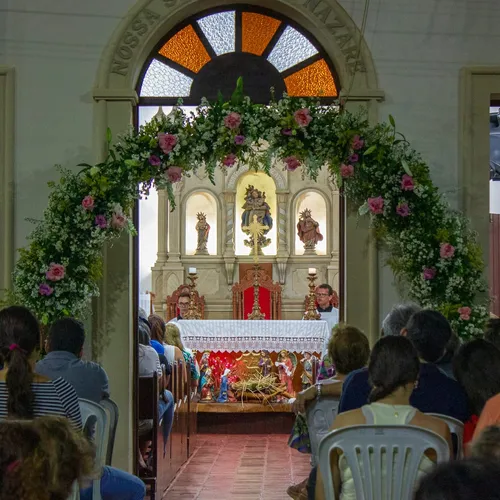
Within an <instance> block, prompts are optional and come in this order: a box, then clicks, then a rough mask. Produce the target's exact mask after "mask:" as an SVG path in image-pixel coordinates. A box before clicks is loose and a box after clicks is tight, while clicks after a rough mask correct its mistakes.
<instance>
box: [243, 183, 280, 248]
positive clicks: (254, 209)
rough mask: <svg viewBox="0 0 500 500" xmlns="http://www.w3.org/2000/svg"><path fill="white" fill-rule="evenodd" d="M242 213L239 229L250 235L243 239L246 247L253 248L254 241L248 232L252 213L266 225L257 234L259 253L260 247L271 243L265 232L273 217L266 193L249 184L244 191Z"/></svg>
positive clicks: (267, 230)
mask: <svg viewBox="0 0 500 500" xmlns="http://www.w3.org/2000/svg"><path fill="white" fill-rule="evenodd" d="M242 208H243V213H242V214H241V230H242V231H243V232H244V233H245V234H249V235H250V237H249V238H248V239H247V240H245V241H244V243H245V245H246V246H247V247H250V248H251V249H252V252H253V249H254V248H255V243H254V241H253V239H254V237H253V235H251V234H250V231H249V230H248V229H244V228H248V227H249V225H250V223H251V222H252V221H253V217H254V215H256V216H257V221H258V222H259V223H260V224H262V225H263V226H267V229H265V230H264V231H263V232H262V234H261V235H260V236H259V239H258V242H257V246H258V249H259V254H261V253H262V250H261V249H262V248H264V247H267V246H268V245H270V244H271V240H270V239H269V238H266V234H267V233H268V232H269V231H270V230H271V228H272V227H273V218H272V217H271V207H270V206H269V204H268V203H267V202H266V193H265V192H261V191H259V190H258V189H256V188H255V187H254V186H252V185H249V186H248V187H247V189H246V192H245V203H244V205H243V207H242Z"/></svg>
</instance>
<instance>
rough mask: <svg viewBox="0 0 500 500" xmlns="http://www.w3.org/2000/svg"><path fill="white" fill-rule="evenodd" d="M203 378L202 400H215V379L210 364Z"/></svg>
mask: <svg viewBox="0 0 500 500" xmlns="http://www.w3.org/2000/svg"><path fill="white" fill-rule="evenodd" d="M203 378H204V380H203V384H202V388H201V394H200V401H207V402H208V401H213V399H214V395H213V391H214V379H213V376H212V368H210V366H209V367H208V368H207V369H206V370H205V373H204V374H203Z"/></svg>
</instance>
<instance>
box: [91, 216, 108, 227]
mask: <svg viewBox="0 0 500 500" xmlns="http://www.w3.org/2000/svg"><path fill="white" fill-rule="evenodd" d="M94 222H95V225H96V226H99V227H100V228H101V229H106V228H107V227H108V221H107V220H106V217H104V215H96V216H95V219H94Z"/></svg>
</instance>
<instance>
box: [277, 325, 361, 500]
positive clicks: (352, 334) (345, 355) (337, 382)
mask: <svg viewBox="0 0 500 500" xmlns="http://www.w3.org/2000/svg"><path fill="white" fill-rule="evenodd" d="M369 356H370V344H369V342H368V339H367V337H366V335H365V334H364V333H363V332H362V331H360V330H359V329H357V328H356V327H353V326H349V325H337V326H336V327H335V328H334V330H333V335H332V337H331V338H330V341H329V343H328V358H329V360H330V361H331V362H332V363H333V365H334V366H335V371H336V373H335V376H334V377H333V378H331V379H328V380H323V381H320V382H318V384H315V385H311V387H309V388H307V389H306V390H304V391H301V392H299V393H298V394H297V396H296V399H295V401H294V403H293V409H294V411H295V413H297V418H296V423H295V425H294V429H293V430H292V435H291V437H290V440H289V441H288V444H289V445H290V447H292V448H295V449H297V450H299V451H301V452H305V453H315V452H316V453H317V450H313V447H312V442H314V436H309V435H308V434H309V433H306V432H305V431H304V430H302V431H301V429H306V428H307V424H306V422H305V417H304V415H305V414H306V410H307V409H308V408H310V407H311V405H312V404H314V402H315V401H318V400H319V398H329V399H330V400H331V404H332V405H337V406H338V401H339V399H340V394H341V392H342V384H343V381H344V380H345V378H346V376H347V375H348V374H349V373H350V372H352V371H353V370H357V369H359V368H362V367H364V366H366V363H367V362H368V357H369ZM318 390H320V391H321V392H320V393H319V392H318ZM334 414H335V411H334V409H332V412H331V414H330V415H329V416H331V418H332V421H333V417H334ZM325 423H326V422H325ZM331 423H332V422H328V423H326V425H327V427H326V429H324V431H325V432H327V431H328V427H329V426H330V425H331ZM315 432H317V429H315ZM312 465H315V462H314V456H313V460H312ZM307 482H308V478H307V479H305V480H304V481H302V482H301V483H299V484H296V485H294V486H290V487H289V488H288V490H287V493H288V495H289V496H291V497H292V498H298V497H300V495H301V494H303V495H304V496H305V494H306V488H307Z"/></svg>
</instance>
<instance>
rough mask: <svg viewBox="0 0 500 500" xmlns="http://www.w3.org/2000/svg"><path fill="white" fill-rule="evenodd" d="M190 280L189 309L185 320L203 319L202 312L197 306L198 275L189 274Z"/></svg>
mask: <svg viewBox="0 0 500 500" xmlns="http://www.w3.org/2000/svg"><path fill="white" fill-rule="evenodd" d="M188 279H189V281H190V283H189V308H188V311H187V313H186V314H185V315H184V319H201V314H200V311H199V310H198V306H197V305H196V294H195V292H196V280H197V279H198V275H197V274H196V273H189V274H188Z"/></svg>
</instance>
